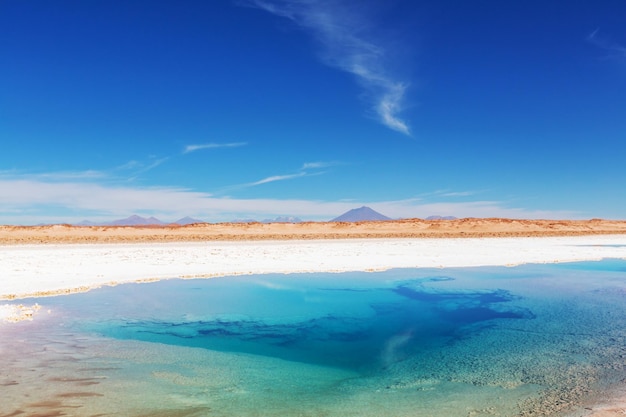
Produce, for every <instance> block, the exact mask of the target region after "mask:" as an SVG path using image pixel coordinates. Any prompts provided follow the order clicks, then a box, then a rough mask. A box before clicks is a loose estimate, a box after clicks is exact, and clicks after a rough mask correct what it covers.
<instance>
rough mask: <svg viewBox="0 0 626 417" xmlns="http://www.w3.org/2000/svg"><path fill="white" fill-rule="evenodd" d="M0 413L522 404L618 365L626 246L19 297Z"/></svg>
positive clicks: (605, 379)
mask: <svg viewBox="0 0 626 417" xmlns="http://www.w3.org/2000/svg"><path fill="white" fill-rule="evenodd" d="M34 302H38V303H39V304H41V305H43V306H44V308H43V309H42V311H44V313H40V315H39V316H38V317H37V319H36V320H35V321H33V322H28V323H19V324H16V325H10V326H9V325H5V326H2V327H0V337H1V339H0V369H1V371H0V372H1V374H0V390H1V391H0V392H1V396H2V401H0V416H16V415H31V416H57V415H58V416H61V415H76V416H83V415H84V416H96V415H129V416H144V415H145V416H155V415H156V416H158V415H163V416H170V415H172V416H266V415H274V416H285V415H298V416H347V415H353V416H380V415H388V416H443V415H445V416H517V415H523V416H533V415H550V414H551V413H552V415H558V413H559V412H566V411H567V412H571V411H572V410H574V412H575V411H576V410H577V408H578V409H580V406H581V404H583V403H584V401H586V400H588V399H590V398H593V397H594V396H596V395H601V394H602V393H603V392H605V391H606V390H607V389H609V388H610V387H611V386H612V385H614V384H617V383H620V381H622V380H623V379H624V378H625V377H626V374H625V372H624V365H625V362H626V359H625V358H626V314H625V313H626V311H625V310H626V261H623V260H605V261H601V262H580V263H569V264H553V265H525V266H519V267H513V268H505V267H486V268H448V269H411V270H392V271H387V272H380V273H345V274H297V275H257V276H247V277H226V278H219V279H210V280H169V281H161V282H157V283H151V284H129V285H121V286H118V287H111V288H102V289H100V290H94V291H91V292H89V293H84V294H74V295H68V296H63V297H55V298H44V299H38V300H35V299H32V300H24V303H28V304H32V303H34Z"/></svg>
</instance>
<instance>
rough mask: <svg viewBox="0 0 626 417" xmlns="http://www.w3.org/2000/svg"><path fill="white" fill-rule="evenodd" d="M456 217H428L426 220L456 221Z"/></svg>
mask: <svg viewBox="0 0 626 417" xmlns="http://www.w3.org/2000/svg"><path fill="white" fill-rule="evenodd" d="M456 219H457V218H456V217H454V216H428V217H426V219H424V220H456Z"/></svg>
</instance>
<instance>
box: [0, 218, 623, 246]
mask: <svg viewBox="0 0 626 417" xmlns="http://www.w3.org/2000/svg"><path fill="white" fill-rule="evenodd" d="M596 234H626V221H625V220H603V219H592V220H522V219H504V218H465V219H457V220H421V219H405V220H389V221H369V222H367V221H365V222H354V223H348V222H304V223H269V224H266V223H217V224H209V223H198V224H191V225H186V226H178V225H167V226H70V225H52V226H0V244H3V245H7V244H36V243H37V244H38V243H135V242H136V243H139V242H142V243H146V242H176V241H180V242H193V241H211V240H225V241H228V240H232V241H239V240H293V239H362V238H439V237H455V238H458V237H541V236H579V235H596Z"/></svg>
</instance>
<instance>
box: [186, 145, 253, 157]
mask: <svg viewBox="0 0 626 417" xmlns="http://www.w3.org/2000/svg"><path fill="white" fill-rule="evenodd" d="M247 144H248V143H247V142H232V143H203V144H199V145H187V146H185V149H183V154H187V153H191V152H196V151H200V150H203V149H218V148H238V147H240V146H246V145H247Z"/></svg>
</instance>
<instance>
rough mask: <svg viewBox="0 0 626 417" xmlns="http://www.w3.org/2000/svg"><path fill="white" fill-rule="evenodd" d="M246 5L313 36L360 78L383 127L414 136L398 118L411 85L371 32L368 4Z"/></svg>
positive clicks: (298, 1) (286, 1)
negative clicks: (400, 77)
mask: <svg viewBox="0 0 626 417" xmlns="http://www.w3.org/2000/svg"><path fill="white" fill-rule="evenodd" d="M246 4H249V5H252V6H253V7H257V8H259V9H262V10H265V11H267V12H269V13H272V14H274V15H277V16H281V17H284V18H287V19H289V20H291V21H292V22H294V23H295V24H296V25H298V26H299V27H300V28H301V29H303V30H304V31H305V32H308V33H309V34H310V35H311V36H313V37H314V38H315V39H316V40H317V41H318V42H319V43H320V44H321V45H322V48H323V51H324V55H323V60H324V62H325V63H326V64H327V65H329V66H331V67H334V68H338V69H340V70H342V71H345V72H347V73H350V74H352V75H354V76H355V77H356V79H357V81H358V82H359V83H360V84H361V85H362V86H363V88H364V89H365V90H366V92H367V93H368V96H369V97H370V98H371V100H372V108H373V110H374V112H375V113H376V115H377V117H378V120H379V121H380V122H381V123H382V124H384V125H385V126H387V127H388V128H390V129H393V130H395V131H398V132H400V133H403V134H405V135H410V134H411V130H410V128H409V126H408V124H407V123H406V122H405V121H404V120H403V119H402V118H401V117H400V116H399V113H400V112H401V111H402V109H403V104H404V100H405V95H406V90H407V88H408V84H407V83H406V82H403V81H401V80H397V79H396V78H395V77H394V76H393V74H392V71H391V68H390V66H391V64H392V63H391V62H390V60H389V58H388V53H389V48H388V47H386V46H385V45H384V42H383V41H382V40H380V39H376V38H375V37H374V36H372V35H371V31H370V32H368V31H367V30H366V29H367V28H368V27H370V26H371V19H370V18H369V16H368V15H367V12H366V8H365V7H361V6H363V4H360V5H359V4H357V5H356V7H349V5H348V4H347V3H346V2H340V1H337V0H326V1H324V0H249V1H248V2H247V3H246Z"/></svg>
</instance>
